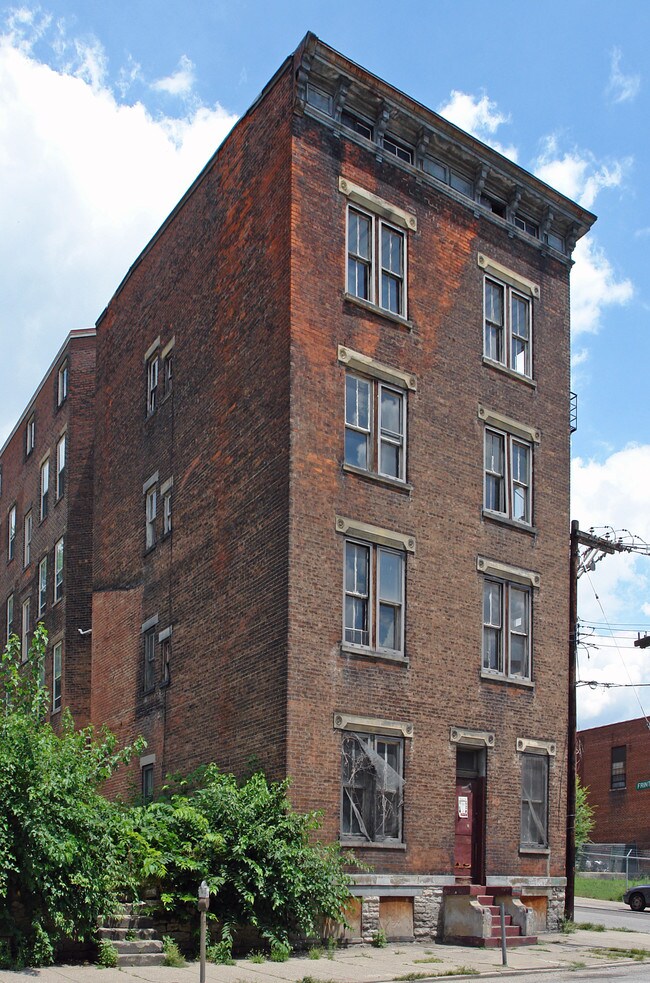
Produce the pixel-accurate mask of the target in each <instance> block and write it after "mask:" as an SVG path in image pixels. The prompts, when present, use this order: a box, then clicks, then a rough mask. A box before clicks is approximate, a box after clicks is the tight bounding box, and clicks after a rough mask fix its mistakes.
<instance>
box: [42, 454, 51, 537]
mask: <svg viewBox="0 0 650 983" xmlns="http://www.w3.org/2000/svg"><path fill="white" fill-rule="evenodd" d="M49 493H50V459H49V457H48V458H47V459H46V460H45V461H43V463H42V464H41V522H42V521H43V519H44V518H45V517H46V516H47V511H48V497H49Z"/></svg>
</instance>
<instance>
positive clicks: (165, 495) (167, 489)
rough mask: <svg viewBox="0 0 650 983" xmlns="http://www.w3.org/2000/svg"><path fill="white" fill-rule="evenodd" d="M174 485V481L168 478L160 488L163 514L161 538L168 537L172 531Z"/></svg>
mask: <svg viewBox="0 0 650 983" xmlns="http://www.w3.org/2000/svg"><path fill="white" fill-rule="evenodd" d="M173 485H174V479H173V478H168V479H167V481H165V482H163V484H162V485H161V486H160V495H161V498H162V513H163V536H168V535H169V533H170V532H171V531H172V490H173Z"/></svg>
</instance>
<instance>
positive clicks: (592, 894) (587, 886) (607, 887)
mask: <svg viewBox="0 0 650 983" xmlns="http://www.w3.org/2000/svg"><path fill="white" fill-rule="evenodd" d="M641 883H646V884H647V880H646V881H640V880H638V879H636V880H634V881H632V880H631V881H630V887H633V886H634V885H635V884H641ZM574 890H575V895H576V897H577V898H598V899H599V900H601V901H622V900H623V895H624V894H625V891H626V890H627V888H626V887H625V878H624V877H616V878H612V879H611V880H610V879H609V878H604V877H585V876H584V874H576V876H575V881H574Z"/></svg>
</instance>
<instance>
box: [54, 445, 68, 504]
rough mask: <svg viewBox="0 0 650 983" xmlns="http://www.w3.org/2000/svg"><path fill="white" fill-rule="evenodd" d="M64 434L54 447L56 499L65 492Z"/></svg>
mask: <svg viewBox="0 0 650 983" xmlns="http://www.w3.org/2000/svg"><path fill="white" fill-rule="evenodd" d="M65 450H66V448H65V434H63V436H62V437H61V439H60V440H59V442H58V444H57V445H56V499H57V502H58V500H59V499H60V498H62V497H63V492H64V491H65Z"/></svg>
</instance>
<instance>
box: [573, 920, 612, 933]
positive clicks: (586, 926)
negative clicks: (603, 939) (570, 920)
mask: <svg viewBox="0 0 650 983" xmlns="http://www.w3.org/2000/svg"><path fill="white" fill-rule="evenodd" d="M575 927H576V928H580V929H582V930H583V931H584V932H604V931H605V926H604V925H596V924H595V923H594V922H576V923H575Z"/></svg>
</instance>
